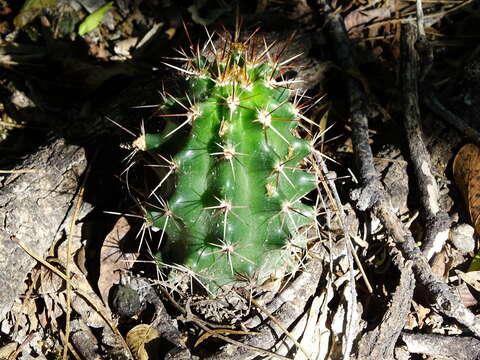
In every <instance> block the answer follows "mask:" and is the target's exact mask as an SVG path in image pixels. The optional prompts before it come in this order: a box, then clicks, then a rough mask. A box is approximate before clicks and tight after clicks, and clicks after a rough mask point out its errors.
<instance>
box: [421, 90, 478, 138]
mask: <svg viewBox="0 0 480 360" xmlns="http://www.w3.org/2000/svg"><path fill="white" fill-rule="evenodd" d="M422 93H423V96H422V100H423V102H424V103H425V105H427V107H428V108H429V109H430V111H432V112H433V113H434V114H435V115H437V116H438V117H439V118H440V119H442V120H443V121H445V122H446V123H447V124H448V125H450V126H452V127H454V128H455V129H457V131H459V132H460V133H462V134H463V135H464V136H466V137H467V138H469V139H470V140H471V141H473V142H474V143H476V144H477V145H480V132H479V131H478V130H476V129H474V128H473V127H471V126H470V125H468V124H467V123H465V121H463V120H462V119H461V118H460V117H458V116H457V115H455V114H454V113H453V112H451V111H450V110H448V109H447V108H446V107H445V106H444V105H443V104H442V103H441V102H440V101H439V100H438V98H437V96H436V95H435V93H434V92H433V90H431V89H427V88H422Z"/></svg>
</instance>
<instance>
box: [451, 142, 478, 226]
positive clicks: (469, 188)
mask: <svg viewBox="0 0 480 360" xmlns="http://www.w3.org/2000/svg"><path fill="white" fill-rule="evenodd" d="M453 176H454V178H455V183H456V184H457V186H458V188H459V190H460V192H461V194H462V196H463V198H464V199H465V201H466V203H467V207H468V212H469V214H470V219H471V221H472V225H473V227H474V228H475V231H476V233H477V234H480V148H479V147H478V146H477V145H474V144H467V145H465V146H463V147H462V148H461V149H460V151H459V152H458V154H457V156H455V160H454V161H453Z"/></svg>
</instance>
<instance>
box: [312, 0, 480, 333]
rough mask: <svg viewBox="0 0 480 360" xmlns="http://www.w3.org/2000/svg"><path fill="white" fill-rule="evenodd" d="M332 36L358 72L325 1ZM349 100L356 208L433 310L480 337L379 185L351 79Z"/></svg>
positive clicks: (343, 62) (345, 62) (343, 59)
mask: <svg viewBox="0 0 480 360" xmlns="http://www.w3.org/2000/svg"><path fill="white" fill-rule="evenodd" d="M320 5H321V9H320V10H322V11H323V13H324V17H325V21H326V24H327V28H328V30H329V34H330V36H331V37H332V40H333V41H334V42H335V46H333V47H332V48H334V49H335V51H336V55H337V59H338V63H339V66H341V67H344V68H347V69H350V68H355V64H354V61H353V58H352V50H351V49H350V46H351V45H350V42H349V40H348V37H347V35H346V31H345V26H344V24H343V21H342V20H341V18H340V17H339V15H336V14H334V13H333V11H332V9H331V8H330V6H329V4H327V3H326V0H320ZM347 85H348V87H349V89H348V90H349V96H350V114H351V119H352V124H353V131H352V142H353V148H354V154H355V159H356V162H357V166H358V169H359V178H360V181H361V184H362V187H361V188H360V189H357V190H356V191H354V192H352V194H351V195H352V198H353V199H354V200H357V208H359V209H360V210H367V209H369V208H371V209H372V210H373V212H374V214H375V215H376V216H377V217H378V218H379V220H380V221H381V222H382V224H383V225H384V227H385V229H386V230H387V231H388V233H389V235H390V236H391V238H392V239H393V240H394V242H395V244H396V245H397V246H398V248H399V249H400V250H401V252H402V254H403V255H404V257H405V258H406V259H407V260H411V261H412V262H413V271H414V273H415V276H416V279H417V281H418V282H419V283H420V284H422V285H423V286H424V287H425V288H426V290H427V292H428V294H429V295H430V297H431V303H432V307H433V308H434V309H435V310H437V311H439V312H441V313H443V314H445V315H446V316H449V317H452V318H454V319H456V320H457V321H458V322H459V323H461V324H463V325H465V326H466V327H468V328H469V329H470V330H471V331H472V332H474V333H475V334H476V335H477V336H480V322H479V321H477V319H476V317H475V315H474V314H473V313H472V312H471V311H470V310H468V309H467V308H466V307H465V306H464V305H463V304H462V302H461V300H460V299H459V297H458V296H457V295H456V294H455V293H454V292H453V291H452V289H451V288H450V287H449V286H448V285H447V284H445V283H444V282H443V281H442V280H441V279H440V278H438V277H437V276H436V275H434V274H433V273H432V269H431V268H430V266H429V265H428V262H427V260H426V259H425V257H424V256H423V254H422V252H421V251H420V249H419V248H418V247H417V245H416V244H415V240H414V239H413V237H412V236H411V234H410V232H409V231H408V229H406V228H405V226H404V224H403V223H402V222H401V221H400V219H398V217H397V216H396V215H395V212H394V210H393V207H392V205H391V199H390V197H389V195H388V194H387V193H386V191H385V189H384V188H383V186H382V184H381V183H380V181H379V179H378V177H379V175H378V174H377V172H376V170H375V167H374V162H373V155H372V149H371V148H370V145H369V143H368V140H369V137H368V119H367V116H366V111H365V109H364V105H363V99H364V98H365V96H364V94H363V92H362V87H361V86H360V84H359V83H358V82H357V81H356V80H355V79H352V78H349V79H348V81H347Z"/></svg>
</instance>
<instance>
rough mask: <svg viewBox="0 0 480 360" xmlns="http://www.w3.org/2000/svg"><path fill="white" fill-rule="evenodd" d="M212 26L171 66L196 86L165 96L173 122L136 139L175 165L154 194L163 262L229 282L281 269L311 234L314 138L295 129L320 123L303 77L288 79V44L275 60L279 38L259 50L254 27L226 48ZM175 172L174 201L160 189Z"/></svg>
mask: <svg viewBox="0 0 480 360" xmlns="http://www.w3.org/2000/svg"><path fill="white" fill-rule="evenodd" d="M207 34H208V41H207V42H206V45H205V47H204V48H203V49H201V50H200V48H199V47H198V46H197V47H194V46H191V47H190V48H191V50H192V56H187V54H186V52H185V51H183V50H180V54H181V55H182V57H181V58H177V60H182V61H185V63H186V64H184V65H183V66H176V65H172V64H168V65H169V66H170V67H172V68H174V69H176V70H177V71H179V72H181V73H183V74H184V75H185V77H186V78H187V80H188V87H189V92H188V93H187V94H186V95H185V97H184V98H183V99H177V98H175V97H174V96H171V95H169V94H164V100H165V103H167V104H169V106H164V108H168V110H167V111H166V113H165V114H162V115H160V116H161V117H163V118H165V119H167V121H166V122H165V123H166V125H165V129H164V130H163V131H162V132H161V133H157V134H143V135H142V136H141V137H140V138H138V139H137V140H136V141H135V142H134V146H135V147H136V148H137V149H140V150H143V151H152V152H153V153H154V154H155V156H156V157H157V159H158V160H159V163H160V164H159V166H164V167H166V168H167V169H168V171H167V173H166V175H165V176H164V177H163V178H162V179H160V181H159V183H158V185H157V186H155V188H154V189H153V191H151V193H150V196H152V197H154V199H156V202H157V204H156V205H155V206H150V210H149V211H148V213H147V219H148V222H149V224H150V225H151V226H153V227H155V228H158V229H160V230H162V235H161V236H162V238H163V234H164V233H166V234H167V235H168V238H169V239H168V243H167V244H166V246H165V247H164V249H163V250H162V258H163V261H164V262H167V263H170V264H172V263H175V264H180V266H181V267H182V268H185V269H189V271H192V272H194V273H196V274H197V275H198V276H200V277H202V278H203V279H206V281H207V282H208V283H209V284H215V285H216V286H222V285H225V284H227V283H229V282H231V281H232V280H233V279H234V278H235V277H236V276H237V275H238V274H252V273H255V272H258V271H259V269H265V268H267V269H268V268H270V266H269V265H272V266H271V267H272V268H275V266H278V264H279V263H282V262H284V261H285V259H284V258H283V257H282V255H281V251H282V250H285V249H288V247H289V246H291V244H296V243H297V242H299V239H305V238H306V237H305V236H304V234H303V233H302V232H301V231H300V229H301V228H302V227H304V226H305V225H307V224H313V223H315V216H316V213H315V210H314V208H313V207H310V206H307V205H305V204H303V203H302V202H301V199H302V198H303V197H304V195H305V194H307V193H308V192H310V191H312V190H313V189H315V187H316V184H317V179H316V175H315V174H313V173H311V172H309V171H305V170H303V169H301V168H300V165H301V163H302V162H303V161H304V158H305V157H307V156H308V155H309V154H311V152H312V151H314V144H313V143H312V142H308V141H306V140H303V139H301V138H299V137H298V136H297V134H296V132H297V126H298V125H301V126H302V127H303V128H304V129H305V130H306V131H307V132H309V129H308V127H306V126H305V125H304V124H302V123H305V122H306V123H310V125H312V124H313V122H311V121H310V120H309V119H308V118H306V117H305V116H303V115H302V107H303V106H302V105H301V104H300V99H301V96H297V95H295V97H294V100H293V102H289V98H290V97H291V90H289V88H288V87H289V85H290V83H291V82H294V81H295V80H283V78H282V72H283V71H284V70H285V66H286V64H287V63H288V62H290V61H292V60H293V59H294V58H296V56H294V57H292V58H290V59H288V60H285V61H280V59H281V56H282V51H280V52H279V53H278V54H277V55H276V56H275V58H272V56H271V55H270V51H271V48H272V46H273V44H271V45H267V44H266V42H265V41H263V46H264V49H263V51H261V52H259V53H258V54H257V44H258V43H257V42H256V41H252V40H253V39H255V38H254V35H255V32H254V33H253V34H252V35H251V36H250V37H249V38H248V39H247V40H245V41H242V42H240V41H238V37H239V34H238V33H236V34H235V37H234V38H233V39H226V38H223V46H221V48H219V49H217V47H216V46H215V44H214V41H213V36H212V35H210V34H209V33H208V32H207ZM226 34H227V35H225V36H228V33H226ZM206 53H208V54H207V55H205V54H206ZM201 54H204V55H201ZM278 78H281V80H280V81H278V80H277V79H278ZM175 108H176V109H178V111H174V110H173V111H172V109H175ZM173 118H180V119H181V118H183V119H181V120H180V123H179V124H177V122H175V121H171V120H172V119H173ZM187 125H188V126H191V131H190V134H189V135H188V136H187V138H186V140H185V144H183V146H182V147H181V149H180V150H179V151H178V152H176V153H175V154H172V155H173V157H172V158H170V159H168V158H167V157H166V156H163V155H159V154H157V152H156V149H157V148H160V149H161V150H162V151H167V152H168V148H169V147H168V146H167V145H168V143H169V142H171V141H170V140H171V138H172V137H173V135H174V134H176V133H178V132H179V130H181V129H182V128H186V127H187ZM179 141H180V140H179ZM174 142H177V141H174ZM172 175H175V177H176V190H175V192H174V193H173V194H172V195H171V196H170V198H169V200H168V201H165V200H163V199H162V196H160V195H159V194H160V192H161V188H162V185H163V184H164V182H165V180H166V178H167V177H169V176H172ZM284 252H285V253H288V251H284ZM272 254H273V256H271V255H272ZM272 257H273V258H275V259H273V258H272ZM266 262H272V264H266ZM273 263H274V264H273ZM267 272H268V270H267Z"/></svg>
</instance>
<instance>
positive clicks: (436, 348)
mask: <svg viewBox="0 0 480 360" xmlns="http://www.w3.org/2000/svg"><path fill="white" fill-rule="evenodd" d="M401 338H402V340H403V341H404V342H405V344H407V348H408V351H409V352H411V353H416V354H425V355H429V356H433V357H441V358H451V359H455V360H475V359H479V358H480V341H479V340H477V339H475V338H472V337H459V336H447V335H440V334H412V333H407V332H403V333H402V334H401Z"/></svg>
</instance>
